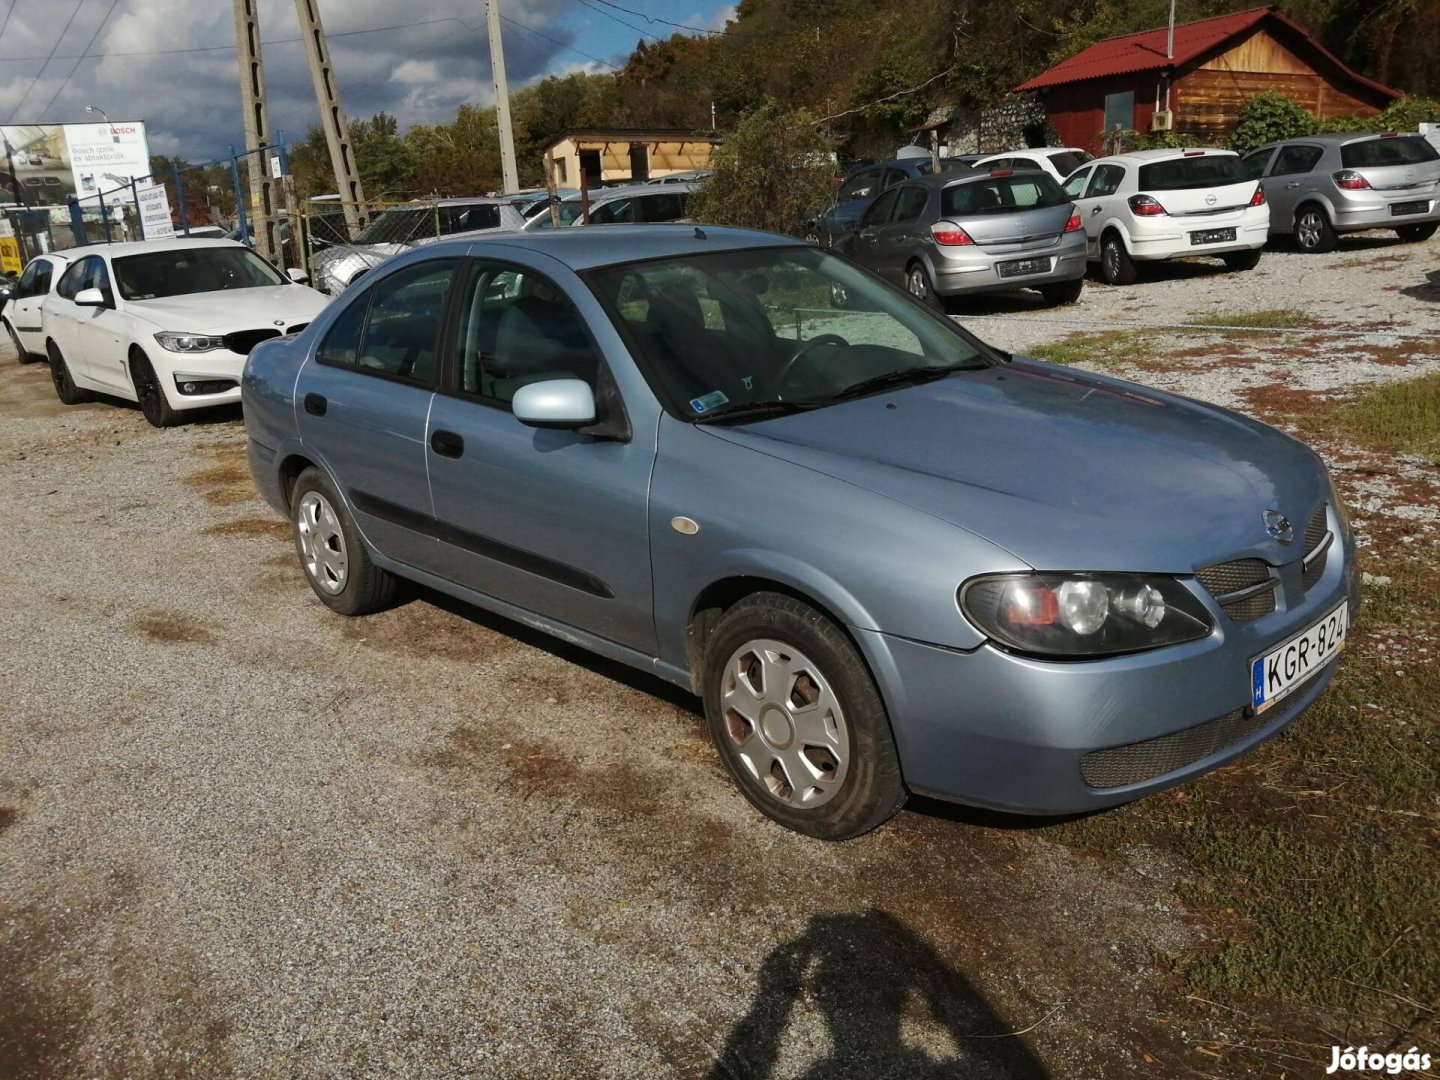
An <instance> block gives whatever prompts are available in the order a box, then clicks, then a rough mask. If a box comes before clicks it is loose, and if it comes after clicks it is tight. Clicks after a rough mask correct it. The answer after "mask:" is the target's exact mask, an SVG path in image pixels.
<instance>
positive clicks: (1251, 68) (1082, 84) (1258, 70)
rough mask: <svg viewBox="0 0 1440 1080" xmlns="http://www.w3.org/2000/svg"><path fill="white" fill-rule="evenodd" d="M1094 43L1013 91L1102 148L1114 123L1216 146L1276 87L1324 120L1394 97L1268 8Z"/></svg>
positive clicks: (1060, 127)
mask: <svg viewBox="0 0 1440 1080" xmlns="http://www.w3.org/2000/svg"><path fill="white" fill-rule="evenodd" d="M1168 38H1169V31H1168V29H1167V28H1166V27H1163V26H1162V27H1160V28H1159V29H1157V30H1146V31H1144V32H1143V33H1139V34H1127V35H1125V36H1124V37H1116V38H1108V39H1106V40H1105V41H1099V42H1096V43H1095V44H1094V45H1091V46H1090V47H1089V48H1088V49H1085V50H1083V51H1082V52H1079V53H1077V54H1076V55H1074V56H1072V57H1070V59H1068V60H1065V61H1063V62H1061V63H1059V64H1056V65H1055V66H1054V67H1052V68H1050V69H1049V70H1048V71H1045V72H1042V73H1041V74H1039V75H1037V76H1036V77H1035V78H1033V79H1031V80H1030V81H1029V82H1026V83H1023V84H1021V85H1020V86H1018V87H1016V90H1017V91H1024V92H1034V93H1036V94H1039V95H1040V99H1041V101H1042V102H1043V103H1044V106H1045V111H1046V113H1047V114H1048V116H1049V118H1050V123H1051V126H1053V127H1054V128H1055V131H1056V132H1057V133H1058V134H1059V136H1060V141H1061V144H1062V145H1065V146H1080V147H1085V148H1086V149H1089V150H1093V151H1098V150H1100V149H1101V145H1102V143H1103V141H1104V137H1105V133H1106V132H1109V131H1113V130H1115V129H1116V128H1117V127H1118V128H1120V129H1121V130H1127V131H1128V130H1133V131H1142V132H1146V131H1154V130H1160V131H1166V130H1173V131H1176V132H1180V133H1183V134H1186V135H1193V136H1195V138H1196V141H1197V142H1199V141H1203V142H1206V143H1221V142H1223V141H1224V139H1225V138H1226V136H1227V135H1229V133H1230V130H1231V128H1233V127H1234V126H1235V121H1236V118H1237V117H1238V115H1239V112H1240V109H1241V107H1242V106H1243V105H1245V103H1246V102H1248V101H1249V100H1250V99H1251V98H1253V97H1255V96H1256V95H1257V94H1262V93H1265V92H1266V91H1272V92H1274V93H1278V94H1283V95H1284V96H1285V97H1287V98H1290V99H1291V100H1292V101H1294V102H1295V103H1296V104H1298V105H1300V106H1302V107H1304V108H1305V109H1308V110H1309V111H1310V112H1312V113H1314V114H1315V115H1317V116H1319V117H1321V118H1322V119H1323V118H1326V117H1337V116H1374V115H1377V114H1378V113H1379V112H1380V111H1381V110H1383V109H1384V108H1385V106H1387V105H1388V104H1390V102H1392V101H1394V100H1395V99H1396V98H1398V97H1399V96H1400V94H1399V93H1398V92H1396V91H1394V90H1391V89H1390V88H1389V87H1388V86H1382V85H1381V84H1380V83H1377V82H1375V81H1373V80H1371V79H1367V78H1365V77H1364V76H1363V75H1360V74H1357V73H1356V72H1354V71H1352V70H1350V68H1348V67H1346V66H1345V65H1344V64H1343V63H1341V61H1340V60H1339V59H1338V58H1337V57H1336V56H1334V55H1333V54H1332V53H1330V52H1329V51H1328V50H1327V49H1326V48H1325V47H1324V46H1323V45H1321V44H1320V42H1319V41H1317V40H1316V39H1315V37H1314V36H1312V35H1311V34H1310V33H1309V32H1308V31H1306V30H1305V28H1304V27H1302V26H1300V25H1299V24H1298V23H1296V22H1293V21H1292V20H1290V19H1288V18H1286V17H1285V16H1284V15H1282V14H1281V13H1280V12H1279V11H1278V10H1277V9H1276V8H1274V7H1262V8H1253V9H1251V10H1249V11H1237V12H1235V13H1234V14H1232V15H1221V16H1217V17H1215V18H1213V19H1201V20H1200V21H1199V22H1192V23H1182V24H1180V25H1177V26H1176V27H1175V38H1174V45H1173V47H1170V51H1169V54H1168V55H1167V46H1168Z"/></svg>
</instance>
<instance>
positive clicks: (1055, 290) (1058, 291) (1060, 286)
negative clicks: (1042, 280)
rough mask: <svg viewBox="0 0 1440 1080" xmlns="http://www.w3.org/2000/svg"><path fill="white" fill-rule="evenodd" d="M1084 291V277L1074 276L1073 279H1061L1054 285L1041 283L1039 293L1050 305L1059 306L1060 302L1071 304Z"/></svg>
mask: <svg viewBox="0 0 1440 1080" xmlns="http://www.w3.org/2000/svg"><path fill="white" fill-rule="evenodd" d="M1084 291H1085V279H1084V278H1076V279H1075V280H1074V281H1061V282H1057V283H1056V284H1054V285H1041V286H1040V295H1041V296H1042V297H1043V298H1044V300H1045V303H1047V304H1049V305H1050V306H1051V307H1059V306H1060V305H1061V304H1073V303H1075V301H1076V300H1079V299H1080V294H1081V293H1082V292H1084Z"/></svg>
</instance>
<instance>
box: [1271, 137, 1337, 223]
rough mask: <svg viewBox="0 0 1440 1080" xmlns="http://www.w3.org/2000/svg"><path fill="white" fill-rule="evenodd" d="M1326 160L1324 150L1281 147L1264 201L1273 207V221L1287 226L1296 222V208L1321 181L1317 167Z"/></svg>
mask: <svg viewBox="0 0 1440 1080" xmlns="http://www.w3.org/2000/svg"><path fill="white" fill-rule="evenodd" d="M1324 156H1325V148H1324V147H1323V146H1315V145H1313V144H1310V143H1292V144H1290V145H1287V146H1282V147H1280V149H1279V152H1278V153H1276V155H1275V160H1274V161H1273V162H1272V163H1271V165H1270V171H1269V173H1268V175H1267V177H1266V179H1265V181H1264V184H1265V199H1266V201H1267V202H1269V203H1270V217H1271V220H1273V221H1280V222H1285V223H1287V224H1288V223H1289V222H1290V221H1292V220H1294V217H1295V207H1296V206H1297V205H1298V204H1299V202H1300V197H1301V196H1302V195H1304V194H1305V193H1306V192H1310V191H1314V190H1315V188H1316V187H1317V183H1316V181H1317V180H1319V179H1321V178H1320V177H1317V176H1316V175H1315V166H1317V165H1319V164H1320V159H1321V158H1323V157H1324ZM1324 179H1327V180H1328V179H1329V178H1328V177H1325V178H1324Z"/></svg>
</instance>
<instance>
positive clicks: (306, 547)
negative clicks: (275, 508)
mask: <svg viewBox="0 0 1440 1080" xmlns="http://www.w3.org/2000/svg"><path fill="white" fill-rule="evenodd" d="M295 531H296V533H297V535H298V536H299V537H300V559H301V561H302V562H303V563H304V564H305V573H307V574H309V575H310V580H311V581H313V582H314V583H315V584H316V586H317V587H319V588H320V589H321V590H323V591H324V592H326V593H327V594H329V595H331V596H333V595H335V594H337V593H339V592H340V591H341V590H343V589H344V588H345V579H346V574H347V572H348V571H349V569H350V559H349V557H348V556H347V555H346V553H345V534H344V533H343V532H342V531H341V529H340V518H339V517H338V516H337V515H336V513H335V508H334V507H333V506H331V505H330V500H329V499H327V498H325V496H324V495H321V494H320V493H319V492H318V491H307V492H306V493H305V494H304V495H303V496H301V498H300V507H299V509H298V510H297V511H296V516H295Z"/></svg>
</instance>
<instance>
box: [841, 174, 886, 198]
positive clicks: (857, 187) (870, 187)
mask: <svg viewBox="0 0 1440 1080" xmlns="http://www.w3.org/2000/svg"><path fill="white" fill-rule="evenodd" d="M879 180H880V172H879V170H878V169H864V170H862V171H861V172H858V173H856V174H855V175H854V176H852V177H850V179H849V180H846V181H845V183H843V184H841V185H840V193H839V196H838V198H839V200H840V201H841V202H849V201H850V200H851V199H868V198H870V196H872V195H874V194H875V193H876V191H878V190H879V188H878V183H879Z"/></svg>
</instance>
